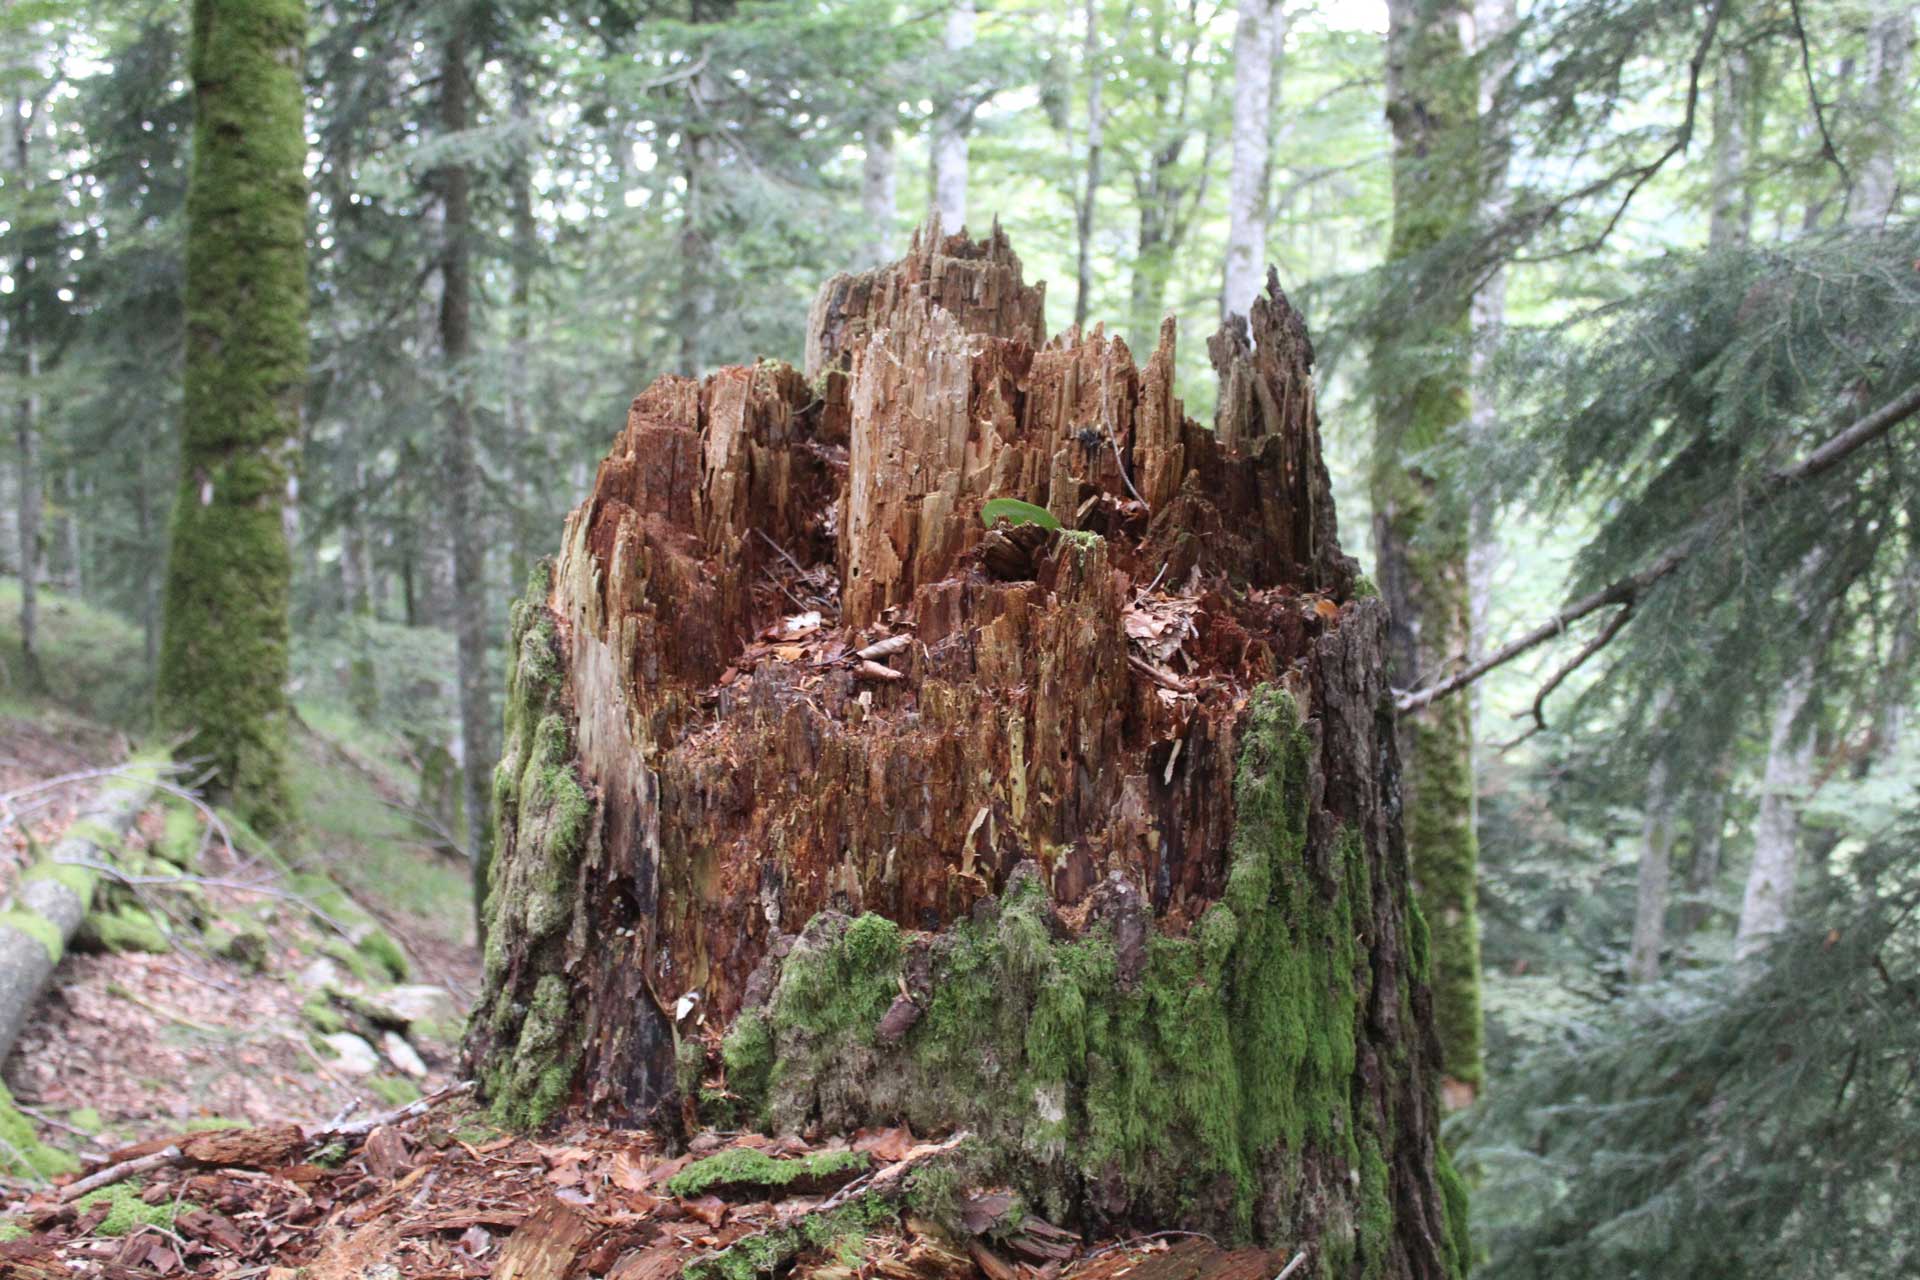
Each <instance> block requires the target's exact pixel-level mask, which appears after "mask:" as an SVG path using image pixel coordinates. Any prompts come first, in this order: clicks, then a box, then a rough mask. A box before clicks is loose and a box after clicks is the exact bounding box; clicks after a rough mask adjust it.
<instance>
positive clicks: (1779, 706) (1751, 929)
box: [1733, 655, 1818, 960]
mask: <svg viewBox="0 0 1920 1280" xmlns="http://www.w3.org/2000/svg"><path fill="white" fill-rule="evenodd" d="M1817 676H1818V670H1817V660H1816V659H1815V658H1814V657H1813V656H1811V655H1809V656H1807V657H1803V658H1801V659H1799V660H1798V661H1797V662H1796V663H1795V665H1794V668H1793V670H1792V671H1790V672H1789V673H1788V675H1787V678H1786V680H1785V681H1784V682H1782V684H1781V686H1780V694H1779V697H1778V699H1777V700H1776V701H1775V703H1774V707H1773V725H1772V730H1771V732H1770V733H1769V734H1768V738H1767V765H1766V771H1765V773H1764V774H1763V776H1762V781H1761V792H1760V811H1759V813H1758V815H1757V816H1756V817H1755V818H1754V823H1753V866H1752V868H1751V869H1750V870H1749V871H1748V872H1747V888H1746V892H1745V894H1744V895H1743V896H1742V898H1741V901H1740V925H1739V928H1738V930H1737V931H1736V933H1735V934H1734V940H1733V955H1734V959H1736V960H1747V959H1750V958H1751V957H1753V956H1756V955H1758V954H1759V953H1760V952H1762V951H1764V950H1765V949H1766V946H1767V944H1768V943H1769V942H1770V941H1771V940H1772V939H1773V938H1774V936H1775V935H1777V934H1779V933H1780V932H1781V931H1782V930H1784V929H1785V928H1786V927H1787V919H1788V913H1789V912H1790V911H1791V910H1792V907H1793V887H1794V880H1795V878H1796V877H1797V876H1798V875H1799V872H1800V805H1801V802H1802V800H1803V799H1804V798H1805V794H1806V789H1807V784H1808V783H1809V782H1811V781H1812V779H1813V726H1812V724H1811V723H1810V721H1809V720H1808V718H1807V717H1806V715H1805V713H1806V711H1807V705H1808V703H1809V702H1810V701H1811V700H1812V697H1813V688H1814V680H1815V679H1816V678H1817Z"/></svg>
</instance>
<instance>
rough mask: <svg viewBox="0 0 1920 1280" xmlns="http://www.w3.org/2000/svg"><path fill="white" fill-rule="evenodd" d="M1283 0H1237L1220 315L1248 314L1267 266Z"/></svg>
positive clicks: (1258, 291)
mask: <svg viewBox="0 0 1920 1280" xmlns="http://www.w3.org/2000/svg"><path fill="white" fill-rule="evenodd" d="M1280 4H1281V0H1239V12H1238V15H1237V17H1236V20H1235V24H1234V30H1233V167H1232V171H1231V175H1230V176H1229V178H1228V182H1227V260H1226V268H1225V272H1224V275H1225V279H1224V280H1223V282H1222V284H1221V289H1220V318H1221V320H1222V321H1225V320H1226V319H1227V318H1228V317H1230V316H1244V315H1246V314H1247V311H1248V309H1249V308H1250V307H1252V306H1253V300H1254V298H1256V297H1257V296H1259V293H1260V285H1261V281H1262V280H1263V279H1264V277H1265V275H1266V271H1265V268H1266V265H1267V199H1268V194H1269V190H1270V188H1271V185H1272V178H1273V94H1274V87H1275V82H1276V81H1277V80H1278V79H1279V74H1278V73H1279V62H1280V48H1281V42H1282V40H1283V39H1284V38H1285V35H1286V26H1285V23H1284V22H1283V20H1282V14H1281V11H1280Z"/></svg>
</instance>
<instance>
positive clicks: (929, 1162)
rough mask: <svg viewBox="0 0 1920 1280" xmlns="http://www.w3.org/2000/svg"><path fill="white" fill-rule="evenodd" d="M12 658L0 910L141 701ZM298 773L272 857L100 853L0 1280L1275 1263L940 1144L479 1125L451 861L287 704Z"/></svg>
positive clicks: (143, 820) (1259, 1273)
mask: <svg viewBox="0 0 1920 1280" xmlns="http://www.w3.org/2000/svg"><path fill="white" fill-rule="evenodd" d="M9 603H10V602H9V601H7V600H5V599H4V588H0V617H10V616H11V613H12V611H11V610H10V609H7V608H6V607H5V606H6V605H8V604H9ZM42 649H43V653H44V654H45V656H46V668H47V669H46V675H47V679H48V683H49V685H50V686H51V695H50V696H36V697H24V696H21V695H20V694H19V693H18V692H17V687H16V686H15V685H14V684H13V683H12V679H13V678H14V677H16V676H17V673H19V672H20V670H21V667H20V659H19V650H18V639H17V636H11V635H9V634H7V631H6V627H5V624H4V623H0V668H3V669H4V672H5V674H6V677H7V679H6V680H4V681H0V803H4V804H5V806H6V814H5V816H6V817H9V818H11V819H12V820H11V821H7V822H6V823H5V824H4V826H0V898H4V897H5V896H6V895H7V894H9V893H10V892H11V891H12V889H13V887H14V885H15V884H16V883H17V881H18V878H19V876H20V873H21V872H22V870H23V869H24V868H25V867H27V866H28V865H31V862H32V860H33V859H34V858H35V857H37V856H39V855H40V854H41V852H42V851H44V850H45V849H46V848H49V847H51V845H52V843H53V842H55V841H56V840H57V839H58V838H59V836H60V834H61V832H62V831H63V830H65V829H66V827H67V826H68V825H69V824H70V823H71V822H72V821H73V820H74V818H75V815H76V814H78V813H80V812H81V810H82V809H83V807H84V804H85V801H86V799H87V797H88V795H89V793H90V791H91V789H92V788H93V787H95V786H97V785H99V783H100V781H101V773H100V771H102V770H107V769H111V768H112V767H113V766H115V765H117V764H119V763H121V762H123V761H125V760H126V759H127V758H128V756H129V752H130V747H131V744H130V742H129V738H128V735H127V733H126V732H125V731H124V730H123V729H122V728H119V727H116V726H118V725H130V724H135V723H137V722H138V721H137V714H138V713H137V708H138V707H139V706H140V705H141V704H142V702H143V697H142V695H141V694H140V693H139V691H137V690H135V689H131V688H129V687H128V686H129V675H128V673H129V672H138V671H139V670H141V669H142V668H143V664H142V663H141V661H140V659H139V657H138V654H137V646H136V644H135V638H134V637H132V636H131V635H130V634H128V633H127V632H126V630H125V628H124V626H122V625H121V624H118V623H115V622H113V621H112V620H111V619H108V618H106V617H104V615H94V614H92V613H91V611H88V610H85V609H82V608H80V607H78V606H74V605H71V604H67V603H65V602H62V601H60V600H58V598H55V599H53V600H51V601H49V602H48V604H47V605H46V606H45V625H44V626H43V644H42ZM295 752H296V762H295V774H294V776H295V778H296V786H297V788H298V791H299V797H298V798H299V802H300V812H301V825H300V827H299V828H298V829H297V830H295V831H293V832H290V833H285V834H283V835H281V836H280V837H279V838H278V839H277V840H275V841H273V842H267V841H264V840H261V839H260V838H258V837H257V836H253V835H251V834H250V833H246V832H244V831H240V830H233V829H230V828H227V827H226V826H225V825H224V823H218V822H215V821H213V818H214V815H213V814H212V813H211V812H210V811H207V810H205V809H204V808H203V807H201V806H199V805H197V804H195V803H193V802H191V801H187V800H185V799H182V798H179V797H172V796H166V795H161V796H158V797H156V799H155V801H154V803H152V804H151V805H150V806H149V808H148V810H147V811H146V812H144V813H143V814H142V815H141V817H140V819H139V820H138V822H137V824H136V826H135V829H134V831H133V832H132V833H131V834H130V836H129V839H128V840H127V842H126V845H125V848H124V849H123V850H122V852H121V854H120V859H119V861H120V864H121V865H122V866H123V867H127V868H133V869H136V870H138V871H139V872H140V880H141V881H142V883H141V884H139V885H129V884H124V883H123V884H117V885H106V886H103V888H102V889H101V890H100V891H99V893H98V895H97V896H96V898H95V901H94V904H93V906H94V911H93V914H92V915H90V916H89V917H88V923H87V924H86V925H85V926H83V928H82V933H81V935H80V936H79V937H78V938H76V940H75V944H74V945H73V946H71V947H70V948H69V949H68V953H67V954H66V955H65V957H64V958H63V959H62V961H61V963H60V965H59V967H58V969H57V970H56V972H55V974H54V978H53V981H52V983H51V984H50V987H49V989H48V991H47V992H46V994H45V995H44V997H43V998H42V1000H41V1002H40V1004H39V1006H38V1009H37V1011H36V1012H35V1014H34V1016H33V1019H32V1021H31V1022H30V1023H29V1025H28V1026H27V1028H26V1029H25V1031H24V1032H23V1033H22V1035H21V1037H20V1040H19V1042H18V1043H17V1045H16V1046H15V1050H14V1052H13V1054H12V1055H11V1056H10V1058H9V1059H8V1061H7V1062H6V1064H5V1073H4V1074H5V1086H6V1091H7V1092H6V1093H0V1112H4V1111H5V1110H6V1109H9V1108H11V1109H13V1110H15V1112H16V1115H15V1116H14V1117H12V1118H11V1120H9V1118H8V1117H6V1116H5V1115H4V1114H0V1121H7V1122H8V1123H7V1124H0V1137H5V1138H6V1139H7V1141H8V1142H10V1143H13V1144H15V1147H25V1148H27V1149H28V1151H29V1153H30V1155H31V1156H32V1158H33V1159H34V1160H35V1161H36V1162H37V1163H39V1165H40V1168H39V1171H38V1172H37V1174H29V1175H27V1176H20V1175H21V1170H20V1169H19V1168H17V1167H16V1168H13V1169H12V1170H11V1173H12V1175H13V1176H0V1280H9V1278H10V1277H15V1276H18V1277H29V1278H31V1280H54V1278H56V1277H58V1278H59V1280H67V1278H68V1277H74V1276H101V1277H108V1278H109V1280H121V1278H129V1280H130V1278H131V1277H136V1276H138V1277H148V1276H187V1275H194V1276H228V1277H233V1278H234V1280H252V1278H254V1277H259V1278H260V1280H294V1278H295V1277H299V1280H347V1278H350V1277H351V1278H360V1277H364V1278H365V1280H398V1278H399V1277H402V1276H411V1277H429V1276H431V1277H461V1278H462V1280H467V1278H477V1277H483V1276H493V1277H498V1278H501V1280H569V1278H570V1277H587V1276H593V1277H599V1276H607V1277H615V1278H617V1280H667V1278H668V1277H672V1276H679V1275H682V1274H685V1275H687V1276H689V1277H696V1276H715V1277H741V1278H742V1280H744V1277H746V1276H750V1275H759V1274H773V1273H775V1272H780V1273H784V1274H790V1275H794V1276H801V1277H816V1278H818V1280H855V1277H888V1278H891V1280H908V1278H910V1277H919V1278H921V1280H938V1278H941V1277H950V1278H951V1280H963V1278H972V1277H980V1276H984V1277H986V1278H987V1280H1016V1278H1019V1280H1067V1278H1073V1280H1117V1278H1118V1277H1120V1276H1126V1277H1128V1278H1129V1280H1201V1278H1203V1277H1205V1278H1207V1280H1215V1278H1217V1280H1270V1278H1271V1277H1272V1276H1274V1275H1275V1274H1277V1273H1278V1272H1280V1271H1281V1269H1282V1268H1283V1267H1284V1266H1285V1265H1286V1263H1287V1262H1288V1257H1287V1255H1286V1254H1284V1253H1270V1252H1267V1251H1261V1250H1239V1251H1233V1250H1227V1249H1222V1248H1219V1247H1216V1246H1215V1245H1214V1244H1213V1243H1212V1242H1211V1241H1209V1240H1207V1239H1205V1238H1204V1237H1191V1236H1184V1235H1182V1234H1181V1233H1166V1234H1163V1235H1158V1236H1146V1237H1139V1238H1127V1239H1114V1240H1106V1241H1089V1240H1083V1239H1082V1238H1081V1237H1080V1236H1078V1235H1076V1234H1074V1233H1072V1232H1068V1231H1064V1230H1061V1229H1059V1228H1056V1227H1053V1226H1051V1225H1050V1224H1048V1223H1046V1222H1045V1221H1043V1220H1041V1219H1040V1218H1038V1217H1034V1216H1030V1215H1026V1214H1024V1213H1023V1212H1022V1211H1021V1210H1020V1209H1019V1208H1018V1206H1017V1205H1016V1203H1015V1201H1014V1198H1013V1197H1012V1196H1010V1195H1008V1194H1007V1193H1005V1192H1004V1191H1001V1190H998V1189H995V1188H992V1187H986V1188H981V1187H973V1186H965V1187H955V1186H950V1185H947V1183H950V1182H951V1179H950V1178H949V1179H947V1180H946V1182H942V1181H941V1180H940V1179H939V1178H938V1177H935V1176H931V1175H932V1174H933V1173H934V1172H935V1171H936V1169H937V1167H938V1166H939V1165H940V1164H941V1163H942V1158H943V1157H945V1156H946V1155H947V1154H948V1153H949V1152H951V1151H952V1150H953V1149H954V1147H955V1144H956V1142H957V1141H958V1139H957V1138H956V1139H950V1140H948V1141H946V1142H930V1141H923V1140H920V1139H916V1138H915V1136H914V1135H912V1134H911V1133H908V1132H907V1131H905V1130H904V1129H883V1130H875V1131H862V1132H859V1133H855V1134H847V1135H812V1140H811V1141H801V1140H799V1139H796V1138H791V1137H789V1138H782V1139H774V1138H769V1137H766V1136H763V1135H758V1134H752V1133H726V1134H715V1133H706V1134H701V1135H698V1136H696V1137H695V1138H694V1139H693V1141H692V1142H691V1144H690V1145H689V1146H688V1148H687V1149H685V1150H681V1151H669V1150H668V1149H667V1148H666V1145H665V1144H664V1143H663V1142H662V1141H661V1140H660V1139H659V1138H657V1137H656V1136H655V1135H653V1134H650V1133H648V1132H645V1131H640V1130H608V1129H592V1128H585V1127H580V1126H574V1127H571V1128H563V1129H561V1130H560V1131H559V1132H557V1133H552V1134H547V1135H541V1136H535V1137H530V1136H524V1135H513V1134H508V1133H505V1132H503V1131H501V1130H499V1129H498V1128H496V1127H494V1126H493V1125H492V1124H491V1123H490V1122H489V1120H488V1118H487V1115H486V1112H485V1110H484V1108H483V1107H481V1106H480V1105H478V1104H477V1103H475V1102H474V1101H473V1100H472V1098H471V1097H470V1096H468V1093H467V1089H468V1086H466V1085H465V1084H464V1083H463V1082H460V1081H459V1080H458V1079H457V1076H456V1072H457V1069H458V1065H459V1064H458V1060H457V1045H458V1039H459V1035H460V1031H461V1025H462V1020H463V1018H464V1015H465V1010H466V1008H467V1005H468V1003H469V1002H470V1000H471V997H472V994H473V991H474V988H475V986H476V984H477V981H478V968H479V965H478V958H477V955H476V953H475V948H474V939H473V932H472V928H473V927H472V911H471V900H470V897H469V891H468V887H467V878H466V868H465V864H464V862H463V861H461V860H459V859H458V858H454V857H449V856H448V855H447V853H446V852H444V851H442V850H440V849H437V848H436V847H435V842H434V841H433V840H431V839H428V838H423V833H422V831H421V828H420V825H419V824H418V823H417V822H415V821H414V820H413V819H412V818H411V817H410V815H409V802H410V801H411V800H412V799H413V796H412V794H411V792H410V790H409V787H408V785H407V780H408V778H409V774H408V766H407V762H406V761H404V760H402V759H399V758H397V757H396V756H395V755H394V754H392V753H391V752H389V751H387V750H385V749H384V747H383V744H382V743H381V742H380V741H379V740H378V738H377V737H375V736H373V735H368V734H364V733H357V732H356V731H355V729H354V726H353V725H352V724H351V723H350V717H346V716H344V715H342V714H339V713H337V712H336V711H334V710H332V709H329V708H328V707H326V706H324V705H319V706H304V707H303V708H302V720H301V724H300V726H299V728H298V731H297V733H296V741H295ZM229 837H231V838H229ZM8 1094H10V1095H11V1100H10V1101H9V1098H8ZM9 1124H10V1125H11V1126H12V1127H8V1125H9ZM13 1149H14V1148H4V1149H0V1151H9V1152H10V1151H12V1150H13ZM0 1167H4V1164H3V1163H0ZM103 1171H104V1172H103ZM922 1174H927V1175H929V1176H926V1177H920V1175H922ZM916 1177H920V1180H919V1181H918V1182H916V1181H915V1178H916ZM94 1183H98V1184H100V1185H98V1186H97V1187H92V1189H89V1187H90V1186H91V1184H94ZM936 1186H938V1187H939V1188H940V1190H939V1192H938V1194H937V1195H933V1196H931V1197H930V1196H929V1195H928V1194H927V1190H928V1188H930V1187H936ZM83 1192H84V1194H83ZM936 1202H937V1203H938V1205H940V1206H941V1209H940V1210H938V1211H936V1210H934V1209H930V1208H928V1206H929V1205H930V1204H933V1203H936ZM923 1214H924V1215H930V1216H932V1217H938V1218H941V1220H942V1222H943V1225H938V1226H936V1225H934V1223H933V1222H932V1221H930V1220H928V1217H926V1216H922V1215H923Z"/></svg>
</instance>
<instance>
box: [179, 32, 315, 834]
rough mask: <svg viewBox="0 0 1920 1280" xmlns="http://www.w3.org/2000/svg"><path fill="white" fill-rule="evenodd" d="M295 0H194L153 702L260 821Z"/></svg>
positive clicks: (298, 249)
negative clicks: (177, 480)
mask: <svg viewBox="0 0 1920 1280" xmlns="http://www.w3.org/2000/svg"><path fill="white" fill-rule="evenodd" d="M305 50H306V5H305V4H303V3H301V2H300V0H195V3H194V5H193V38H192V52H191V58H190V60H191V64H192V71H193V82H194V94H195V102H196V107H197V111H196V115H195V118H194V134H193V142H194V145H193V168H192V173H191V176H190V179H189V185H188V190H187V296H186V312H187V350H186V393H185V410H184V415H183V416H184V423H183V431H182V447H181V491H180V497H179V500H178V501H177V502H175V504H174V517H173V533H172V540H171V543H170V547H169V552H168V558H167V589H166V608H165V621H164V625H163V633H164V639H163V642H162V652H161V660H160V677H159V681H158V690H157V694H158V697H157V702H158V709H159V718H160V721H161V723H162V724H163V725H165V726H167V727H168V728H171V729H185V730H189V731H191V736H190V737H189V738H188V739H187V740H186V742H185V743H184V744H183V746H182V747H181V751H182V754H183V755H184V756H186V757H189V758H199V759H205V760H208V761H211V763H212V765H213V768H214V769H215V771H216V772H215V778H214V783H213V788H214V791H215V793H216V795H218V796H224V797H230V798H231V799H232V801H233V803H234V804H235V806H236V807H237V808H238V809H239V811H240V813H241V814H242V816H244V817H245V818H246V819H247V821H248V822H250V823H252V824H253V825H254V826H255V827H256V828H259V829H262V830H271V829H273V828H275V827H276V826H278V825H279V824H280V823H281V822H282V821H283V820H284V819H285V817H286V814H287V810H288V806H289V801H288V797H287V789H286V781H287V780H286V734H287V727H288V721H289V719H290V714H291V706H290V704H289V702H288V699H287V691H286V686H287V677H288V660H287V640H288V630H289V624H288V613H287V611H288V602H289V597H290V591H291V579H292V571H293V563H292V557H291V555H290V554H289V552H288V544H287V529H286V523H285V520H286V513H287V510H288V507H289V505H290V503H291V500H292V485H293V467H294V459H295V448H296V442H297V440H298V436H299V425H300V403H301V397H302V395H303V393H304V391H305V387H306V380H307V327H306V320H307V239H306V236H307V181H306V168H305V165H306V157H307V139H306V128H305V105H306V99H305V95H304V91H303V89H302V86H301V77H300V68H301V60H302V58H303V57H304V56H305Z"/></svg>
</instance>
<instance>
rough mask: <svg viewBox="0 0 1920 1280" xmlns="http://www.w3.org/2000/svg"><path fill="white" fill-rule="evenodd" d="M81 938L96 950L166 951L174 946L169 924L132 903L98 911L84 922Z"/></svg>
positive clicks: (162, 953) (87, 945)
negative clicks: (170, 938) (168, 927)
mask: <svg viewBox="0 0 1920 1280" xmlns="http://www.w3.org/2000/svg"><path fill="white" fill-rule="evenodd" d="M78 940H79V941H80V942H81V944H82V945H83V946H85V947H87V948H88V949H90V950H95V951H113V952H120V951H144V952H148V953H150V954H153V955H165V954H167V953H168V952H169V951H171V950H173V945H172V943H170V942H169V941H168V940H167V930H166V927H165V926H164V925H163V924H161V923H160V921H159V920H158V919H156V918H155V917H154V915H153V914H152V913H151V912H149V911H147V910H146V909H144V908H142V907H136V906H134V905H132V904H131V903H124V902H123V903H121V904H120V905H119V906H117V907H114V908H112V909H111V910H108V911H94V912H90V913H88V915H87V918H86V920H85V921H84V922H83V923H82V924H81V926H80V932H79V935H78Z"/></svg>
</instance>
